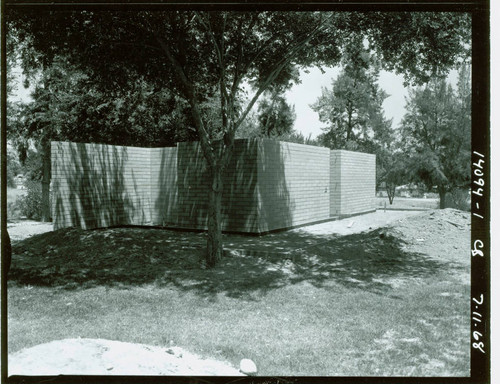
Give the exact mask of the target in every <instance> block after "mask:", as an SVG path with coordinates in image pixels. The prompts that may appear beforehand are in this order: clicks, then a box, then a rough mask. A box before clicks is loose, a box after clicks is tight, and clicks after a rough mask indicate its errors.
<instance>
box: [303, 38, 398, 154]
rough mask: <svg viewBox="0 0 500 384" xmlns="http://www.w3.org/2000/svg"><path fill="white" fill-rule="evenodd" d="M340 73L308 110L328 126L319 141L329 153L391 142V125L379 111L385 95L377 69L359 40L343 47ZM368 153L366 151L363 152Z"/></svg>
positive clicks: (354, 39)
mask: <svg viewBox="0 0 500 384" xmlns="http://www.w3.org/2000/svg"><path fill="white" fill-rule="evenodd" d="M342 64H343V65H342V72H341V73H340V74H339V76H338V77H337V78H336V79H335V80H333V81H332V88H331V89H328V88H325V87H324V88H322V94H321V96H320V97H319V98H318V100H317V101H316V102H315V103H314V104H312V105H311V108H312V109H313V110H314V111H315V112H317V113H318V115H319V119H320V121H321V122H323V123H325V124H327V126H326V127H325V128H323V131H324V133H323V134H322V135H321V136H320V140H321V141H322V142H323V143H324V145H325V146H327V147H329V148H332V149H352V150H353V149H361V148H363V147H367V146H370V145H373V143H381V144H385V143H386V142H388V141H389V140H390V136H391V132H390V130H391V121H389V120H387V119H386V118H385V117H384V112H383V108H382V103H383V101H384V100H385V99H386V98H387V96H388V95H387V94H386V93H385V92H384V90H382V89H381V88H380V87H379V86H378V84H377V81H378V73H379V69H378V68H379V66H378V64H377V63H376V61H375V60H374V56H373V55H371V54H370V52H369V51H368V49H367V48H365V47H364V46H363V40H362V36H355V37H354V38H353V39H352V41H350V43H349V44H348V45H347V46H346V49H345V52H344V59H343V63H342ZM364 149H367V148H364Z"/></svg>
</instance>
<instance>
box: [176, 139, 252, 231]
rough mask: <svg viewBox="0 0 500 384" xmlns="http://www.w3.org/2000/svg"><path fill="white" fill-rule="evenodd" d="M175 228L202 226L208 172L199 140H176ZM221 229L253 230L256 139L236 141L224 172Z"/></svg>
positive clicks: (206, 198)
mask: <svg viewBox="0 0 500 384" xmlns="http://www.w3.org/2000/svg"><path fill="white" fill-rule="evenodd" d="M177 175H178V182H177V195H178V202H177V207H176V215H175V220H176V223H175V224H174V225H175V226H177V227H184V228H196V229H205V228H206V225H207V212H208V211H207V208H208V194H209V187H210V182H211V181H210V175H209V173H208V168H207V164H206V160H205V158H204V156H203V154H202V152H201V148H200V143H199V142H191V143H179V145H178V158H177ZM222 182H223V186H224V188H223V194H222V222H223V223H222V228H223V230H225V231H235V232H256V231H257V230H258V215H257V195H256V187H257V141H255V140H236V141H235V144H234V152H233V156H232V157H231V159H230V162H229V165H228V167H227V168H226V170H225V172H224V173H223V177H222Z"/></svg>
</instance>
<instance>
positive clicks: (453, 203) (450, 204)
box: [444, 188, 470, 212]
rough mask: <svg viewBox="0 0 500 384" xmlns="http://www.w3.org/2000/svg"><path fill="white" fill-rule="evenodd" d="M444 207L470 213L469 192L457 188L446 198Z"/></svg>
mask: <svg viewBox="0 0 500 384" xmlns="http://www.w3.org/2000/svg"><path fill="white" fill-rule="evenodd" d="M444 207H445V208H455V209H460V210H461V211H467V212H470V195H469V190H468V189H463V188H455V189H454V190H452V191H451V192H448V193H447V194H446V197H445V201H444Z"/></svg>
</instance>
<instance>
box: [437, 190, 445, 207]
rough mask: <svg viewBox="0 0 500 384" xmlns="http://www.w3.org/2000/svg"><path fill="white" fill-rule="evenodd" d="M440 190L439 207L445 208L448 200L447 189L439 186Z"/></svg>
mask: <svg viewBox="0 0 500 384" xmlns="http://www.w3.org/2000/svg"><path fill="white" fill-rule="evenodd" d="M438 192H439V209H444V208H445V200H446V189H445V188H441V187H439V188H438Z"/></svg>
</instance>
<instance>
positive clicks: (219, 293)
mask: <svg viewBox="0 0 500 384" xmlns="http://www.w3.org/2000/svg"><path fill="white" fill-rule="evenodd" d="M204 241H205V240H204V235H202V234H197V233H181V232H175V231H164V230H159V229H139V228H119V229H106V230H96V231H81V230H76V229H68V230H59V231H55V232H52V233H46V234H42V235H37V236H33V237H32V238H30V239H27V240H24V241H22V242H18V243H15V244H14V257H13V264H12V270H11V275H10V278H9V291H8V299H9V302H8V305H9V316H8V321H9V351H10V352H14V351H17V350H20V349H22V348H25V347H31V346H34V345H37V344H40V343H45V342H49V341H52V340H57V339H64V338H75V337H82V338H104V339H111V340H120V341H126V342H137V343H144V344H151V345H158V346H167V345H169V344H172V343H173V345H178V346H181V347H183V348H185V349H187V350H189V351H191V352H193V353H197V354H200V355H202V356H205V357H213V358H219V359H221V360H226V361H229V362H231V363H232V364H233V365H234V366H238V363H239V361H240V359H242V358H250V359H252V360H253V361H255V362H256V364H257V367H258V369H259V374H260V375H269V376H271V375H325V376H329V375H342V376H358V375H362V376H372V375H376V376H383V375H390V376H399V375H401V376H406V375H413V376H448V375H449V376H468V375H469V330H470V324H469V298H470V286H469V279H467V278H466V277H467V276H468V273H469V272H470V271H469V266H468V264H467V263H466V262H464V261H463V260H466V259H467V258H462V259H460V260H455V261H450V260H442V261H440V260H438V259H436V258H432V257H429V256H428V255H425V254H419V253H418V252H415V250H414V249H413V248H412V247H411V244H408V243H407V240H405V239H399V238H397V237H394V236H385V237H382V238H381V237H380V236H379V233H378V232H377V231H374V232H368V233H362V234H357V235H350V236H343V237H332V236H323V237H321V236H310V235H302V237H300V236H298V235H296V234H295V235H293V237H292V236H291V235H288V234H287V233H283V234H275V235H269V236H266V237H263V238H244V237H239V236H235V235H232V236H226V239H225V244H226V245H227V246H228V247H229V248H230V247H233V250H232V251H228V252H227V254H226V256H225V258H224V260H223V261H222V262H221V264H220V266H219V267H217V268H216V269H213V270H204V269H203V268H202V267H201V266H200V263H199V262H198V260H199V258H200V256H201V254H202V249H203V244H204ZM299 244H302V246H304V245H305V244H311V246H308V247H306V248H302V249H297V248H298V247H297V245H299ZM464 247H465V250H464V252H467V255H468V250H467V248H466V246H465V245H464Z"/></svg>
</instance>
